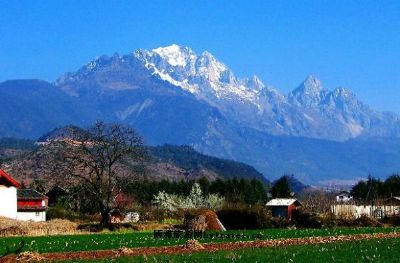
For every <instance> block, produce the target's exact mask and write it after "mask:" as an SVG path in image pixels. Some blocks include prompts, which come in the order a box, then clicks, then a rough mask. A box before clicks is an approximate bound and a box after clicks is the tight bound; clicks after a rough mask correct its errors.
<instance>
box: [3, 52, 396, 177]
mask: <svg viewBox="0 0 400 263" xmlns="http://www.w3.org/2000/svg"><path fill="white" fill-rule="evenodd" d="M0 96H1V98H2V104H3V105H2V108H1V109H0V112H1V114H0V136H3V137H6V136H7V137H20V138H31V139H36V138H38V137H39V136H40V135H42V134H43V133H45V132H47V131H49V130H52V129H54V128H55V127H59V126H64V125H68V124H74V125H79V126H88V125H90V124H91V123H93V122H94V121H95V120H99V119H101V120H104V121H106V122H122V123H124V124H127V125H131V126H133V127H135V128H136V129H137V130H138V131H139V132H140V133H141V134H142V135H143V136H144V138H145V141H146V142H147V143H148V144H151V145H161V144H165V143H168V144H177V145H181V144H185V145H191V146H192V147H194V148H195V149H196V150H198V151H200V152H202V153H205V154H209V155H214V156H217V157H223V158H229V159H234V160H238V161H242V162H245V163H248V164H250V165H253V166H254V167H256V168H257V169H258V170H259V171H261V172H262V173H263V174H264V175H265V176H266V177H267V178H269V179H275V178H277V177H279V176H281V175H282V174H285V173H286V174H295V175H296V177H297V178H299V179H301V180H302V181H304V182H306V183H309V184H323V183H328V182H332V183H334V182H339V181H341V182H348V181H354V180H357V179H359V178H362V177H366V176H368V174H369V173H372V174H373V175H375V176H378V177H383V176H387V175H389V174H390V173H393V172H397V171H399V170H400V169H399V168H400V162H399V161H400V150H398V149H400V148H399V147H398V146H399V145H400V117H399V115H397V114H395V113H390V112H379V111H377V110H374V109H372V108H371V107H370V106H368V105H367V104H365V103H363V102H361V101H360V100H359V99H358V98H357V97H356V95H355V94H354V93H353V92H352V91H351V90H349V89H347V88H343V87H339V88H335V89H333V90H330V89H327V88H325V87H323V85H322V83H321V82H320V81H319V80H318V79H317V77H316V76H312V75H311V76H308V77H307V78H306V79H305V80H304V81H303V82H302V83H300V85H299V86H298V87H297V88H295V89H294V90H293V91H292V92H290V93H289V94H282V93H281V92H279V91H278V90H277V89H275V88H273V87H271V86H269V85H266V84H264V83H263V82H262V81H261V80H260V79H259V78H258V77H257V76H253V77H250V78H244V79H241V78H238V77H236V76H235V74H234V73H233V72H232V70H230V69H229V67H227V66H226V65H225V64H224V63H222V62H220V61H218V60H217V59H216V58H215V57H214V56H213V55H212V54H210V53H209V52H203V53H201V54H196V53H195V52H194V51H193V50H192V49H190V48H188V47H182V46H178V45H171V46H167V47H161V48H156V49H153V50H143V49H139V50H137V51H135V52H133V53H131V54H127V55H119V54H114V55H112V56H101V57H98V58H96V59H94V60H92V61H90V62H89V63H88V64H86V65H84V66H83V67H81V68H80V69H78V70H77V71H75V72H70V73H65V74H64V75H62V76H60V77H59V78H58V79H57V80H55V81H54V82H53V83H48V82H45V81H42V80H11V81H5V82H3V83H1V84H0Z"/></svg>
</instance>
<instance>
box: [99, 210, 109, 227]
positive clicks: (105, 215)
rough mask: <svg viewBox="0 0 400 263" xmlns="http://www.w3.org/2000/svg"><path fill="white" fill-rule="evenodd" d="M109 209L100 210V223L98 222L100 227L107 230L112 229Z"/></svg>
mask: <svg viewBox="0 0 400 263" xmlns="http://www.w3.org/2000/svg"><path fill="white" fill-rule="evenodd" d="M110 211H111V210H110V209H108V208H103V209H101V221H100V226H101V227H104V228H108V229H110V230H111V229H112V224H111V215H110Z"/></svg>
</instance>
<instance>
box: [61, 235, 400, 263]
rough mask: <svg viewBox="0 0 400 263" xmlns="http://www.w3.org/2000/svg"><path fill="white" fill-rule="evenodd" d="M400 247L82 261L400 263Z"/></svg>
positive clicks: (362, 245) (358, 245)
mask: <svg viewBox="0 0 400 263" xmlns="http://www.w3.org/2000/svg"><path fill="white" fill-rule="evenodd" d="M399 248H400V239H375V240H363V241H355V242H341V243H334V244H317V245H295V246H288V247H279V248H256V249H241V250H236V251H218V252H215V253H210V252H197V253H192V254H180V255H167V256H166V255H158V256H148V257H144V256H140V257H121V258H115V259H107V260H104V261H101V260H96V261H80V262H120V263H122V262H157V263H160V262H299V263H303V262H304V263H313V262H399V259H400V249H399ZM66 262H68V261H66Z"/></svg>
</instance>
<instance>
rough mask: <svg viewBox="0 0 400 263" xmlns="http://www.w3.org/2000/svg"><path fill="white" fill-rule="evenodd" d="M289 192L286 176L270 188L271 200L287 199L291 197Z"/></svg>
mask: <svg viewBox="0 0 400 263" xmlns="http://www.w3.org/2000/svg"><path fill="white" fill-rule="evenodd" d="M291 192H292V190H291V189H290V185H289V181H288V178H287V176H282V177H281V178H279V179H278V180H277V181H276V182H275V183H274V185H273V186H272V188H271V194H272V197H273V198H288V197H290V196H291Z"/></svg>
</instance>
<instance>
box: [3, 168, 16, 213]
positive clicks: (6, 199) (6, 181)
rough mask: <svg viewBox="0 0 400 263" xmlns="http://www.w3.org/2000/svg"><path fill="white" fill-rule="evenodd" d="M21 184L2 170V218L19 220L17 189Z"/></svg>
mask: <svg viewBox="0 0 400 263" xmlns="http://www.w3.org/2000/svg"><path fill="white" fill-rule="evenodd" d="M18 187H20V184H19V183H18V182H17V181H15V180H14V179H13V178H12V177H11V176H9V175H8V174H7V173H6V172H4V171H3V170H1V169H0V216H4V217H8V218H12V219H17V188H18Z"/></svg>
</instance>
